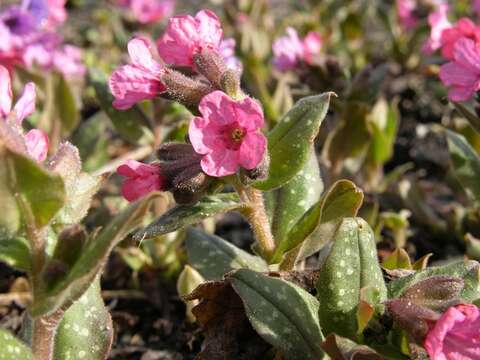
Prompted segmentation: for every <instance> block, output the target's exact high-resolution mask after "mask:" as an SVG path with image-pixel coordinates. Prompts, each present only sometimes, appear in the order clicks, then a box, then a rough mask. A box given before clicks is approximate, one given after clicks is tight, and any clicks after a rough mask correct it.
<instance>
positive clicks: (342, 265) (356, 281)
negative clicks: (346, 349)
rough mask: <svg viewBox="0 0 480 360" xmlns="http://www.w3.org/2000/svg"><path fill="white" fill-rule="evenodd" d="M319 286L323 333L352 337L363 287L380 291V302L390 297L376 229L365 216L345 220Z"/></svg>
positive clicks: (340, 227) (336, 237)
mask: <svg viewBox="0 0 480 360" xmlns="http://www.w3.org/2000/svg"><path fill="white" fill-rule="evenodd" d="M316 287H317V297H318V299H319V300H320V304H321V306H320V310H319V317H320V324H321V325H322V328H323V329H324V333H325V334H329V333H331V332H334V333H336V334H338V335H341V336H345V337H349V338H351V339H354V338H355V336H356V333H357V330H358V329H357V320H356V313H357V310H358V306H359V304H360V295H361V293H360V292H361V289H362V288H366V287H370V288H372V290H373V289H375V291H378V297H377V301H378V302H379V303H380V302H382V301H384V300H385V299H386V298H387V288H386V286H385V282H384V280H383V275H382V270H381V268H380V265H379V263H378V258H377V248H376V243H375V239H374V236H373V232H372V230H371V229H370V226H368V224H367V223H366V222H365V221H364V220H363V219H361V218H345V219H343V220H342V222H341V223H340V225H339V227H338V229H337V230H336V232H335V235H334V238H333V242H332V248H331V250H330V253H329V255H328V256H327V258H326V260H325V262H324V263H323V266H322V268H321V271H320V276H319V278H318V281H317V285H316ZM373 305H376V304H373Z"/></svg>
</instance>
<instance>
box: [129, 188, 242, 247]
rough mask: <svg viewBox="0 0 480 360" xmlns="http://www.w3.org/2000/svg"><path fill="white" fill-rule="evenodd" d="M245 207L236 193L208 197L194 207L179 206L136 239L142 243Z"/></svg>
mask: <svg viewBox="0 0 480 360" xmlns="http://www.w3.org/2000/svg"><path fill="white" fill-rule="evenodd" d="M242 207H243V205H242V204H241V203H240V200H239V198H238V195H237V194H236V193H226V194H218V195H212V196H206V197H204V198H202V200H200V201H199V202H197V203H195V204H194V205H178V206H176V207H174V208H173V209H170V210H169V211H167V212H166V213H165V214H163V215H162V216H160V217H159V218H158V219H157V220H155V221H153V222H152V223H151V224H150V225H148V226H147V227H146V228H144V229H142V230H140V231H138V232H137V233H136V234H135V236H134V239H135V240H137V241H141V240H144V239H151V238H153V237H156V236H159V235H163V234H167V233H169V232H172V231H175V230H178V229H180V228H183V227H185V226H187V225H192V224H196V223H198V222H200V221H202V220H203V219H206V218H209V217H212V216H214V215H217V214H220V213H224V212H227V211H233V210H239V209H241V208H242Z"/></svg>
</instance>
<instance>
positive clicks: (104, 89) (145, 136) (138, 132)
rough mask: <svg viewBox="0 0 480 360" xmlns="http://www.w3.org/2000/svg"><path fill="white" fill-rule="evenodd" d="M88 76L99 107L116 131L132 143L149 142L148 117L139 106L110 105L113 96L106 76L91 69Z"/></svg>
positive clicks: (150, 138) (151, 137)
mask: <svg viewBox="0 0 480 360" xmlns="http://www.w3.org/2000/svg"><path fill="white" fill-rule="evenodd" d="M89 77H90V82H91V83H92V84H93V87H94V88H95V92H96V94H97V99H98V101H99V102H100V106H101V108H102V109H103V111H105V113H106V114H107V115H108V117H109V118H110V120H111V121H112V124H113V126H114V127H115V129H116V130H117V131H118V133H119V134H120V135H121V136H122V137H123V138H124V139H125V140H127V141H129V142H131V143H133V144H138V143H148V142H150V140H152V139H153V135H152V133H151V131H150V130H149V119H148V118H147V116H146V115H145V113H144V112H143V111H142V110H141V109H140V107H139V106H137V105H135V106H133V107H132V108H130V109H128V110H117V109H115V108H114V107H113V105H112V102H113V100H114V98H113V95H112V94H111V93H110V90H109V89H108V84H107V79H106V76H105V75H104V74H103V73H101V72H100V71H91V72H90V73H89Z"/></svg>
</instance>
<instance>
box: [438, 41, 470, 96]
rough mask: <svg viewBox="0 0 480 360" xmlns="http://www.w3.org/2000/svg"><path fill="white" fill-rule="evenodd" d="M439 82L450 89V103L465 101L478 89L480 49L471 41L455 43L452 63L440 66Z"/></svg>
mask: <svg viewBox="0 0 480 360" xmlns="http://www.w3.org/2000/svg"><path fill="white" fill-rule="evenodd" d="M440 80H442V82H443V83H444V84H445V85H446V86H449V87H450V90H449V92H448V98H449V99H450V100H451V101H466V100H468V99H469V98H470V97H471V96H472V95H473V94H474V93H475V92H477V91H478V90H479V89H480V48H479V46H478V45H477V44H475V42H474V41H473V40H471V39H467V38H462V39H460V40H458V41H457V42H456V43H455V47H454V51H453V61H451V62H449V63H447V64H445V65H442V67H441V68H440Z"/></svg>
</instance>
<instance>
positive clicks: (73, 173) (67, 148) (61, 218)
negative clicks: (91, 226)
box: [48, 142, 106, 225]
mask: <svg viewBox="0 0 480 360" xmlns="http://www.w3.org/2000/svg"><path fill="white" fill-rule="evenodd" d="M48 168H49V170H51V171H53V172H55V173H57V174H59V175H61V176H62V178H63V181H64V183H65V189H66V195H67V200H66V204H65V206H64V207H63V208H62V210H61V211H60V213H59V214H58V221H57V223H60V224H65V225H70V224H77V223H79V222H80V221H81V220H82V219H83V218H84V217H85V215H87V212H88V209H89V208H90V204H91V202H92V197H93V195H95V193H96V192H97V191H98V189H99V188H100V185H101V184H102V182H103V181H104V180H105V178H106V175H103V176H97V177H93V176H91V175H89V174H87V173H85V172H82V162H81V160H80V154H79V152H78V149H77V148H76V147H75V146H74V145H72V144H70V143H69V142H65V143H63V144H61V145H60V146H59V148H58V151H57V153H56V154H55V155H54V156H53V157H52V159H51V160H50V161H49V163H48Z"/></svg>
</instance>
